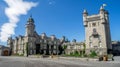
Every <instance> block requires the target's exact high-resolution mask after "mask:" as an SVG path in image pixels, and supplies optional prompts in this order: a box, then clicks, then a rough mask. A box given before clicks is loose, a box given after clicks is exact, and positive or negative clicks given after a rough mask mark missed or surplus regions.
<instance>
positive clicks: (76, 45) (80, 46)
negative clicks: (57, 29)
mask: <svg viewBox="0 0 120 67" xmlns="http://www.w3.org/2000/svg"><path fill="white" fill-rule="evenodd" d="M63 45H66V46H67V48H66V49H65V54H68V55H70V53H73V54H74V53H75V52H76V51H77V52H78V53H79V54H80V53H81V52H82V51H84V43H83V42H67V43H63Z"/></svg>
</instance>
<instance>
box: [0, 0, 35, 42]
mask: <svg viewBox="0 0 120 67" xmlns="http://www.w3.org/2000/svg"><path fill="white" fill-rule="evenodd" d="M4 2H5V3H6V4H7V5H8V7H6V8H5V14H6V16H7V17H8V19H9V20H8V22H7V23H4V24H3V25H2V26H1V27H0V40H1V41H2V42H6V41H7V39H8V37H10V36H11V35H14V34H15V32H14V30H15V28H16V26H17V23H18V21H19V16H21V15H26V14H27V12H28V11H29V10H30V9H31V8H32V7H36V6H37V3H34V2H27V1H23V0H4Z"/></svg>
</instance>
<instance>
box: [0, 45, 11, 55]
mask: <svg viewBox="0 0 120 67" xmlns="http://www.w3.org/2000/svg"><path fill="white" fill-rule="evenodd" d="M9 55H10V49H9V47H6V46H3V45H0V56H9Z"/></svg>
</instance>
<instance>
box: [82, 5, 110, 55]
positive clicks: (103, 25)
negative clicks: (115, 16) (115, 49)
mask: <svg viewBox="0 0 120 67" xmlns="http://www.w3.org/2000/svg"><path fill="white" fill-rule="evenodd" d="M83 22H84V27H85V40H86V41H85V44H86V53H90V51H91V50H95V51H96V52H97V53H100V54H107V53H109V50H111V49H112V46H111V35H110V27H109V13H108V11H107V10H105V9H104V6H101V8H100V10H99V13H98V14H95V15H89V14H88V12H87V10H84V12H83Z"/></svg>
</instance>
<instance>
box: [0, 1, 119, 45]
mask: <svg viewBox="0 0 120 67" xmlns="http://www.w3.org/2000/svg"><path fill="white" fill-rule="evenodd" d="M24 1H28V2H31V1H32V2H36V3H38V5H37V6H36V7H33V8H31V9H30V10H29V11H28V12H27V14H26V15H20V16H19V19H20V21H18V23H17V27H16V28H15V35H12V36H13V37H15V36H18V35H25V24H26V22H27V19H28V18H29V16H30V15H31V14H32V17H33V18H34V20H35V25H36V31H37V32H38V34H41V33H43V32H45V33H46V34H47V36H50V35H53V34H54V35H56V37H57V38H61V37H62V36H66V37H67V38H68V39H69V40H72V39H77V41H79V42H80V41H84V39H85V38H84V26H83V20H82V12H83V9H87V11H88V13H89V15H92V14H97V13H99V8H100V6H101V5H102V4H107V6H106V7H105V9H106V10H108V11H109V17H110V29H111V37H112V40H120V31H119V29H120V23H119V21H120V19H119V17H120V13H119V12H120V7H119V6H120V1H119V0H116V1H113V0H24ZM7 6H8V5H7V4H6V3H5V2H4V1H3V0H0V27H1V26H2V25H3V24H4V23H5V22H7V21H8V17H7V16H6V15H5V8H6V7H7ZM23 7H24V6H23ZM18 10H19V8H18ZM1 44H6V43H2V42H1Z"/></svg>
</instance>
